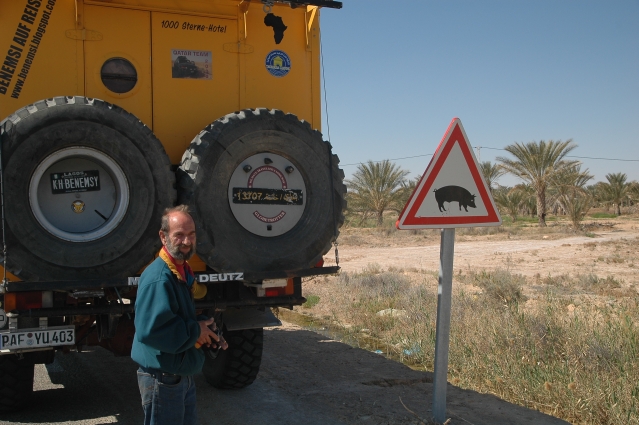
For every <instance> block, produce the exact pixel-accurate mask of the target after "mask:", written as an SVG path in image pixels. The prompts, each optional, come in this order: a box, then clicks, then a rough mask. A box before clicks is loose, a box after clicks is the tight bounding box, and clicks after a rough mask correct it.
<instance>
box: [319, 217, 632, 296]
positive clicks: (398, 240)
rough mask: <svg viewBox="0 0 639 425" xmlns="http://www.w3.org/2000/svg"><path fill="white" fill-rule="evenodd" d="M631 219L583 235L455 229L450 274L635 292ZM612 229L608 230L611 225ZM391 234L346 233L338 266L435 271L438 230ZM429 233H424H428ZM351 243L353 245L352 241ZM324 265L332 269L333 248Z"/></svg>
mask: <svg viewBox="0 0 639 425" xmlns="http://www.w3.org/2000/svg"><path fill="white" fill-rule="evenodd" d="M637 223H639V222H635V221H611V222H606V224H607V225H606V226H595V227H594V229H593V230H592V231H591V232H589V235H590V236H586V235H584V234H571V233H569V232H565V233H563V232H561V233H560V232H552V228H550V229H548V231H549V233H537V232H536V229H528V231H527V232H526V233H525V234H515V235H511V234H509V233H507V232H504V233H497V234H490V235H474V234H470V235H469V234H468V233H467V232H466V231H464V230H462V229H456V236H455V257H454V265H453V267H454V271H455V273H458V272H459V269H461V270H462V272H467V271H468V270H470V269H472V270H475V271H478V270H481V269H488V270H492V269H496V268H508V269H509V270H510V271H511V272H513V273H518V274H523V275H525V276H529V277H537V278H546V277H548V276H559V275H562V274H569V275H571V276H573V277H574V276H576V275H580V274H581V275H583V274H595V275H597V276H598V277H599V278H606V277H608V276H612V277H614V278H615V279H616V280H618V281H620V282H621V283H622V285H623V286H624V287H627V288H633V287H634V288H638V287H639V276H638V273H637V268H638V267H639V227H638V226H637ZM610 226H611V227H610ZM399 232H404V231H396V232H391V233H390V235H388V234H385V233H383V232H379V231H377V232H376V231H375V230H371V231H367V232H366V233H365V234H362V230H361V229H345V230H343V231H342V234H341V235H340V238H339V239H338V242H339V241H340V240H342V241H343V242H341V243H340V245H338V253H339V266H340V267H341V268H342V271H343V272H359V271H361V270H362V269H365V268H366V267H369V266H370V265H377V266H379V267H381V268H382V269H384V270H387V269H388V268H395V269H403V270H409V271H410V270H414V269H417V270H427V271H435V272H436V271H437V270H439V251H440V242H441V239H440V237H439V235H438V231H431V230H429V231H424V234H420V235H402V234H400V233H399ZM426 232H428V233H426ZM353 242H355V243H353ZM325 264H326V265H327V266H328V265H335V253H334V249H332V250H331V251H330V252H329V253H328V254H326V256H325Z"/></svg>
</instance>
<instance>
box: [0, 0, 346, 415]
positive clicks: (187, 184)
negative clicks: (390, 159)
mask: <svg viewBox="0 0 639 425" xmlns="http://www.w3.org/2000/svg"><path fill="white" fill-rule="evenodd" d="M323 7H324V8H340V7H341V3H340V2H337V1H329V0H285V1H271V0H269V1H259V0H252V1H251V0H207V1H202V0H0V118H2V121H1V122H0V155H1V160H0V166H1V169H0V176H1V177H2V180H1V185H0V189H1V190H0V195H1V196H0V198H1V201H2V203H1V206H2V208H1V220H0V222H1V223H0V224H1V226H0V232H1V233H0V238H1V239H0V240H1V241H2V247H3V249H2V252H1V253H0V254H1V258H0V264H1V265H2V266H3V269H2V270H0V273H1V274H2V284H1V285H0V302H1V305H0V307H1V308H2V309H1V310H0V409H2V410H12V409H17V408H20V407H23V406H25V404H26V403H27V401H28V397H29V395H30V394H31V393H32V391H33V373H34V364H37V363H45V364H47V363H50V362H52V361H53V359H54V353H55V351H63V352H68V351H71V350H75V351H78V352H81V351H82V347H84V346H94V345H100V346H102V347H104V348H106V349H108V350H110V351H112V352H113V353H115V355H121V356H125V355H128V354H129V352H130V349H131V344H132V340H133V335H134V326H133V315H134V304H135V296H136V289H137V286H136V285H137V282H138V277H139V275H140V273H141V271H142V270H143V269H144V267H145V266H146V265H147V264H149V262H151V261H152V260H153V258H154V257H155V256H156V255H157V253H158V252H159V249H160V248H161V244H160V240H159V237H158V231H159V226H160V218H161V215H162V212H163V210H164V209H165V208H166V207H169V206H172V205H176V204H178V203H179V204H187V205H189V206H190V208H191V210H192V211H193V217H194V219H195V222H196V225H197V231H198V237H197V247H196V249H197V257H194V259H193V260H192V261H191V264H192V266H193V268H194V270H195V271H196V275H197V280H198V282H199V284H198V291H196V294H195V298H196V306H197V309H198V310H202V311H203V313H204V314H208V315H209V316H211V317H215V318H216V320H217V322H218V325H219V326H220V327H221V328H222V329H224V333H225V336H226V339H227V340H228V342H229V345H230V348H229V349H228V350H227V351H223V352H221V353H219V355H217V356H215V355H213V354H211V355H209V356H208V357H207V361H206V365H205V367H204V371H203V372H204V375H205V377H206V379H207V381H208V382H209V383H210V384H211V385H213V386H215V387H218V388H242V387H244V386H246V385H249V384H250V383H251V382H253V380H254V379H255V377H256V375H257V373H258V370H259V366H260V361H261V355H262V333H263V328H264V327H267V326H274V325H277V324H280V322H279V321H278V320H277V318H276V317H275V316H274V315H273V313H272V312H271V310H270V308H271V307H289V308H292V306H294V305H300V304H302V303H303V302H304V301H305V299H304V298H303V296H302V288H301V286H302V278H303V277H305V276H311V275H319V274H330V273H335V272H337V270H338V266H334V267H321V265H322V261H323V260H322V256H323V255H324V254H326V253H327V252H328V251H329V249H330V248H331V244H332V243H333V242H334V241H335V239H336V237H337V235H338V231H339V228H340V226H341V225H342V223H343V221H344V217H343V210H344V208H345V200H344V196H345V193H346V187H345V186H344V184H343V179H344V174H343V172H342V170H340V169H339V168H338V158H337V156H336V155H334V154H333V152H332V149H331V145H330V144H329V143H328V142H325V141H324V140H323V138H322V135H321V133H320V132H319V131H318V130H317V129H319V128H320V125H321V113H320V106H321V100H320V30H319V14H320V9H321V8H323Z"/></svg>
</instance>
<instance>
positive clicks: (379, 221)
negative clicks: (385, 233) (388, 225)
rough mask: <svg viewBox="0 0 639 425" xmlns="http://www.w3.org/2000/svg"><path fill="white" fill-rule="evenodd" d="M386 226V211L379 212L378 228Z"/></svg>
mask: <svg viewBox="0 0 639 425" xmlns="http://www.w3.org/2000/svg"><path fill="white" fill-rule="evenodd" d="M383 224H384V211H383V210H382V211H378V212H377V227H381V226H382V225H383Z"/></svg>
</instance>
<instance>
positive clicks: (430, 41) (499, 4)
mask: <svg viewBox="0 0 639 425" xmlns="http://www.w3.org/2000/svg"><path fill="white" fill-rule="evenodd" d="M321 30H322V45H323V57H324V71H325V88H326V99H327V104H328V114H326V113H324V124H323V129H322V130H323V133H324V137H325V138H328V136H329V130H330V139H331V143H332V145H333V150H334V152H335V153H337V154H338V155H339V157H340V160H341V164H342V168H343V169H344V171H345V173H346V176H347V178H349V177H350V176H351V175H352V173H353V172H355V171H356V169H357V166H356V165H349V164H356V163H359V162H365V161H367V160H374V161H378V160H383V159H396V160H395V161H394V162H395V163H397V164H398V165H400V166H401V167H402V168H404V169H406V170H409V171H410V172H411V174H410V176H409V177H411V178H412V177H415V176H416V175H417V174H421V173H422V172H423V171H424V170H425V168H426V166H427V165H428V161H429V160H430V156H428V155H431V154H433V153H434V151H435V149H436V147H437V144H438V143H439V141H440V140H441V138H442V136H443V134H444V132H445V131H446V129H447V127H448V124H449V123H450V121H451V119H452V118H453V117H459V118H460V119H461V121H462V124H463V125H464V129H465V130H466V133H467V135H468V138H469V140H470V143H471V145H472V146H474V147H477V146H481V149H480V150H479V153H480V160H481V161H487V160H490V161H494V160H495V157H497V156H500V155H501V156H508V155H509V154H508V153H507V152H505V151H503V150H498V149H502V148H503V147H505V146H506V145H509V144H512V143H514V142H530V141H539V140H567V139H570V138H572V139H573V141H574V142H575V143H576V144H577V145H578V147H577V148H576V149H575V150H574V151H573V152H572V153H571V155H573V156H580V157H597V158H611V159H624V160H634V161H609V160H595V159H586V158H576V159H580V160H581V161H582V162H583V168H588V169H589V170H590V172H591V174H593V175H594V179H593V180H592V181H591V183H594V182H596V181H604V180H605V175H606V174H607V173H614V172H623V173H626V174H627V175H628V179H629V180H637V181H639V0H614V1H589V0H580V1H576V0H535V1H533V0H527V1H523V0H522V1H519V0H518V1H513V0H482V1H470V0H448V1H425V0H412V1H406V0H393V1H389V0H386V1H381V0H343V8H342V9H341V10H335V9H327V8H325V9H322V16H321ZM327 117H328V126H327ZM489 148H492V149H489ZM475 153H477V151H475ZM418 155H424V156H421V157H417V158H410V159H397V158H404V157H411V156H418ZM518 182H519V181H518V180H517V179H515V178H514V177H506V176H505V177H502V178H500V180H498V183H501V184H504V185H512V184H515V183H518Z"/></svg>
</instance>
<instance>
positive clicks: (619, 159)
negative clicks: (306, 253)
mask: <svg viewBox="0 0 639 425" xmlns="http://www.w3.org/2000/svg"><path fill="white" fill-rule="evenodd" d="M475 149H477V150H480V149H489V150H494V151H505V150H506V149H504V148H491V147H487V146H475ZM424 156H433V154H432V153H429V154H425V155H415V156H405V157H403V158H389V159H382V160H379V161H371V162H372V163H374V164H376V163H379V162H384V161H399V160H400V159H411V158H420V157H424ZM566 158H578V159H596V160H601V161H621V162H639V159H621V158H602V157H595V156H575V155H566ZM366 163H368V161H366ZM363 164H364V162H356V163H353V164H340V166H341V167H349V166H353V165H363Z"/></svg>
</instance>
